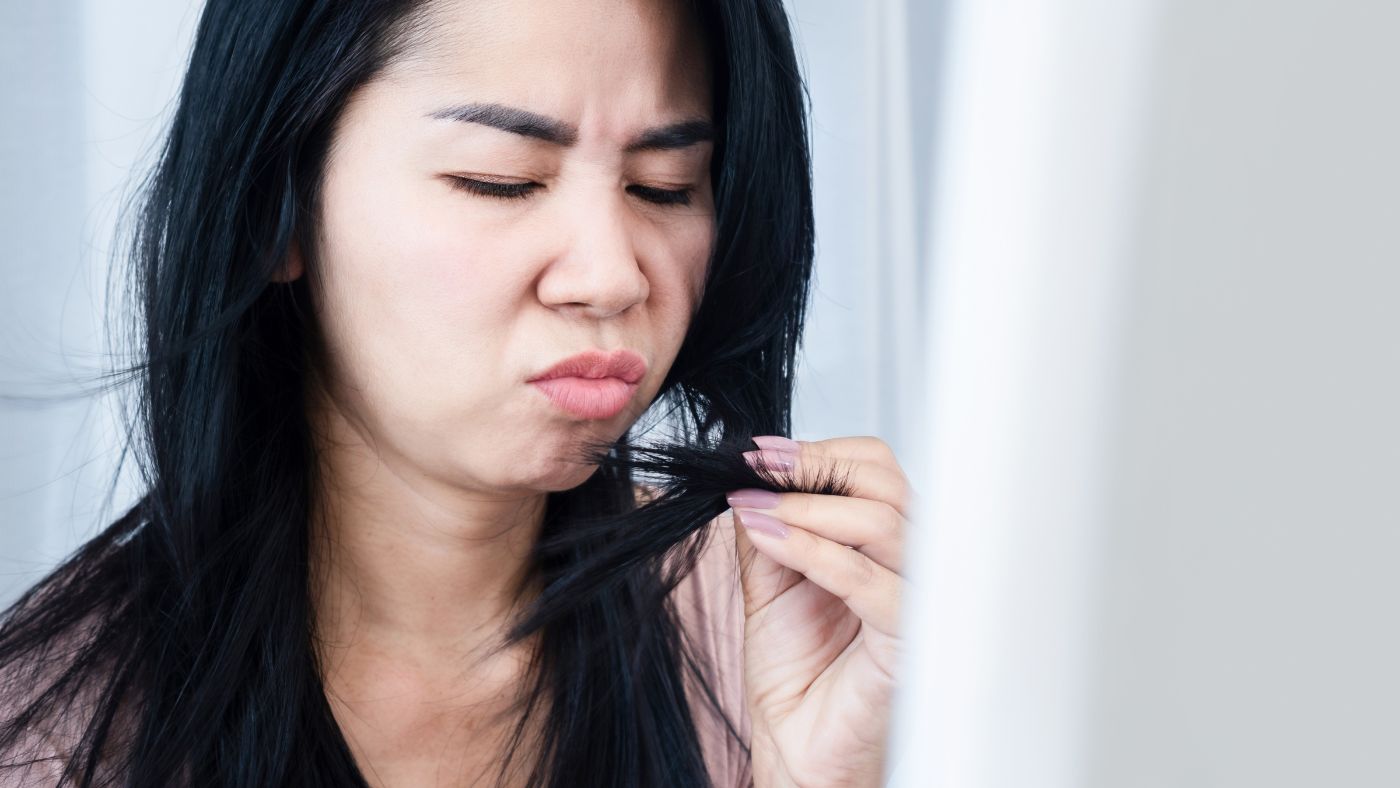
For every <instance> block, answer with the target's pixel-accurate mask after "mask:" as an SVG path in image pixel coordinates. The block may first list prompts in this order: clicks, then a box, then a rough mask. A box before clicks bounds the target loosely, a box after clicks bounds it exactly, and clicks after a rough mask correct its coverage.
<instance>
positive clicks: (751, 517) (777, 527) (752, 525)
mask: <svg viewBox="0 0 1400 788" xmlns="http://www.w3.org/2000/svg"><path fill="white" fill-rule="evenodd" d="M734 514H736V515H738V516H737V517H736V518H735V519H736V520H738V521H739V522H741V523H743V524H744V527H745V528H747V529H749V530H750V531H757V532H759V533H761V534H766V535H768V536H774V537H777V538H779V539H786V538H787V535H788V529H787V526H786V525H783V522H782V520H779V519H778V518H776V517H769V516H768V515H766V514H763V513H762V512H755V511H752V510H750V509H735V510H734Z"/></svg>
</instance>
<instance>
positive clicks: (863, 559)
mask: <svg viewBox="0 0 1400 788" xmlns="http://www.w3.org/2000/svg"><path fill="white" fill-rule="evenodd" d="M734 516H735V521H736V522H737V523H740V524H743V522H744V517H745V516H749V517H752V516H753V513H752V512H751V511H748V510H744V509H735V510H734ZM748 533H749V534H750V535H751V538H750V539H749V542H750V543H751V544H752V545H753V546H754V549H756V550H758V551H759V552H761V553H763V554H764V555H765V556H767V557H769V558H771V559H772V560H773V561H775V562H777V563H779V564H782V565H783V566H786V567H788V568H790V569H792V570H793V571H796V572H798V573H800V574H802V575H803V576H805V577H806V578H807V579H808V580H810V581H811V582H813V583H815V584H816V585H818V586H820V587H821V588H823V589H825V590H827V591H828V592H830V593H831V594H832V595H834V596H836V597H837V598H839V599H840V600H841V601H842V602H844V603H845V604H846V606H847V607H849V608H850V609H851V612H853V613H855V614H856V615H857V616H859V617H860V619H861V620H862V621H864V622H865V623H866V624H867V625H869V626H870V627H872V628H873V629H875V630H876V631H878V632H881V633H883V634H885V635H888V636H890V637H896V636H897V633H898V631H899V600H900V594H901V591H902V584H903V580H902V579H901V578H900V577H899V575H897V574H895V573H894V572H892V571H890V570H889V569H886V568H885V567H883V566H881V565H880V564H878V563H876V562H875V561H874V560H873V559H871V558H870V557H869V556H867V555H865V554H863V553H861V552H859V551H857V550H851V549H849V548H847V547H845V546H844V545H841V544H837V543H836V542H833V541H831V540H830V539H825V538H823V537H820V536H817V535H816V534H814V533H811V532H809V531H807V530H805V529H802V528H798V527H796V526H789V527H788V528H787V536H786V538H782V537H775V536H772V535H770V534H769V533H767V532H765V531H761V530H759V528H758V527H753V528H749V529H748Z"/></svg>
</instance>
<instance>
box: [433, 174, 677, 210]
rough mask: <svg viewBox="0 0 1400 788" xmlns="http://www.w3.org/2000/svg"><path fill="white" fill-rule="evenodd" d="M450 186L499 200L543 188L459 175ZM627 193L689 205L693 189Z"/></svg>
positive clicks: (661, 202) (645, 188)
mask: <svg viewBox="0 0 1400 788" xmlns="http://www.w3.org/2000/svg"><path fill="white" fill-rule="evenodd" d="M448 179H449V181H450V182H451V184H452V186H453V187H454V188H457V189H461V190H462V191H465V192H467V193H469V194H475V195H477V196H480V197H493V198H496V199H500V200H523V199H525V198H526V197H529V196H530V194H531V193H532V192H534V191H536V190H537V189H542V188H544V186H543V184H539V183H495V182H493V181H481V180H477V179H475V178H464V177H462V176H460V175H450V176H448ZM627 191H629V192H631V193H632V194H635V195H637V196H638V197H641V198H642V199H643V200H646V201H647V202H650V203H654V204H656V205H689V204H690V195H691V192H692V191H694V190H693V189H690V188H686V189H656V188H653V187H651V186H628V187H627Z"/></svg>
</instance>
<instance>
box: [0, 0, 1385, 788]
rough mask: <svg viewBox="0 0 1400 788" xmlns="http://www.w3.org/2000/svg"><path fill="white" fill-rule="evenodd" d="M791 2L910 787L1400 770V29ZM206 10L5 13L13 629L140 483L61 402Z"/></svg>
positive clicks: (1116, 5) (803, 377)
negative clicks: (878, 486)
mask: <svg viewBox="0 0 1400 788" xmlns="http://www.w3.org/2000/svg"><path fill="white" fill-rule="evenodd" d="M788 5H789V10H790V12H791V14H792V17H793V20H794V23H795V26H796V34H797V37H798V44H799V48H800V52H801V57H802V60H803V65H804V69H805V72H806V76H807V79H808V82H809V89H810V92H811V98H812V110H813V116H812V130H813V144H814V155H815V161H814V167H815V175H816V210H817V222H818V230H817V232H818V260H817V265H818V273H817V281H816V284H815V293H814V298H813V302H812V311H811V320H810V328H809V333H808V334H807V336H806V340H805V350H804V355H803V358H802V366H801V370H800V376H799V381H800V382H799V390H798V396H797V413H796V419H795V430H794V433H795V434H794V437H797V438H800V439H805V440H818V439H822V438H827V437H833V436H837V435H861V434H863V435H877V436H879V437H881V438H883V439H885V440H886V441H887V442H889V443H890V444H891V445H892V446H893V447H894V449H895V451H896V453H897V454H898V456H899V457H900V458H901V460H902V462H903V464H904V465H905V467H906V470H907V471H908V472H909V475H910V477H911V479H912V480H913V482H914V485H915V488H916V490H917V492H918V493H919V495H920V507H921V508H920V511H919V512H918V516H917V518H916V521H915V523H914V530H913V534H912V543H911V545H910V549H911V551H912V556H911V561H910V566H909V579H910V581H911V586H910V592H909V596H907V597H906V600H905V605H904V609H905V613H906V620H907V622H908V632H909V637H910V650H909V655H908V659H907V670H906V672H905V675H904V682H903V690H904V692H903V693H902V695H901V698H900V708H899V709H898V718H897V723H898V725H897V741H896V742H895V748H894V757H893V758H892V759H891V770H890V775H889V776H890V780H889V783H890V784H891V785H897V786H909V787H913V786H950V787H951V786H957V787H959V788H961V787H963V786H975V787H981V786H987V787H988V788H991V787H993V786H995V787H996V788H1003V787H1005V788H1011V787H1012V786H1017V787H1019V786H1093V787H1094V788H1118V787H1119V786H1142V787H1144V788H1156V787H1158V786H1222V787H1224V786H1230V787H1234V786H1271V787H1273V786H1299V787H1301V786H1324V785H1325V786H1397V785H1400V747H1397V746H1395V744H1394V742H1395V741H1396V740H1397V738H1400V679H1398V678H1397V677H1396V668H1395V666H1397V665H1400V631H1397V628H1398V627H1400V625H1398V624H1397V610H1396V604H1395V601H1396V599H1397V598H1400V594H1397V592H1400V571H1397V569H1396V564H1397V560H1400V480H1397V476H1400V416H1397V415H1396V413H1395V403H1397V402H1400V349H1397V343H1396V338H1397V337H1400V309H1398V308H1397V298H1400V148H1397V146H1396V144H1395V142H1394V140H1396V139H1400V102H1397V100H1396V98H1395V97H1396V96H1397V95H1400V85H1397V82H1398V81H1400V47H1396V46H1395V44H1394V40H1393V39H1394V34H1395V32H1396V31H1397V30H1400V4H1396V3H1393V2H1388V1H1387V0H1374V1H1369V2H1368V1H1365V0H1332V2H1328V3H1318V2H1302V1H1301V0H1271V1H1269V2H1265V0H1213V1H1212V2H1206V1H1205V0H1173V1H1172V2H1167V1H1166V0H1115V2H1111V3H1110V2H1091V1H1090V0H1038V1H1036V2H1031V1H1030V0H1021V1H1017V0H980V1H979V2H972V0H966V2H958V1H957V0H938V1H937V2H934V1H932V0H927V1H925V0H868V1H867V2H862V3H856V2H850V1H849V0H790V2H789V3H788ZM198 13H199V4H198V3H197V2H176V1H175V0H139V2H138V0H125V1H124V2H121V3H116V2H109V1H104V0H86V1H83V0H46V1H45V2H24V1H23V0H8V2H5V3H4V4H3V5H0V67H2V68H0V113H3V115H0V118H3V122H0V168H2V169H0V171H3V174H4V179H3V181H2V182H0V395H3V397H4V398H3V399H0V605H3V604H6V603H8V602H9V601H12V600H13V598H14V597H15V596H16V595H17V594H18V593H19V592H20V591H22V590H23V588H24V587H26V586H28V585H29V584H31V583H32V582H34V581H35V580H37V579H38V578H39V577H40V576H41V575H42V574H43V572H45V571H46V570H47V569H49V568H50V567H51V566H52V565H53V564H54V563H55V562H56V561H58V560H60V559H61V558H62V557H63V556H64V555H66V554H67V553H68V552H69V551H70V550H72V549H73V548H74V547H75V546H76V545H77V544H78V543H80V542H81V541H82V540H83V539H85V538H87V537H88V536H90V535H92V534H93V533H94V532H95V531H96V529H97V528H98V527H99V525H100V524H102V523H105V522H107V521H110V520H111V519H112V518H113V517H115V516H116V515H117V514H119V513H120V512H121V511H122V510H124V508H125V507H126V506H127V505H128V504H129V503H130V502H131V501H133V500H134V499H135V496H136V483H135V480H134V479H132V478H130V475H129V474H127V475H125V476H123V477H121V478H116V479H115V484H113V482H114V478H115V477H114V474H115V473H116V468H117V464H118V459H119V453H120V451H119V442H118V441H119V436H120V432H121V430H122V426H121V424H122V422H121V419H120V415H119V412H118V411H117V409H116V401H115V400H113V399H112V398H93V399H75V400H71V401H64V400H61V399H56V397H55V395H56V394H59V393H62V392H65V391H72V390H73V389H74V387H75V385H76V383H77V382H79V381H84V380H91V378H92V376H93V375H94V374H97V373H98V372H100V371H101V370H102V369H103V368H104V366H105V365H106V364H107V363H108V360H107V356H106V354H107V353H108V351H109V350H110V349H111V347H112V344H111V342H112V340H111V339H109V338H108V337H107V336H106V325H107V324H106V323H105V322H104V315H105V312H106V310H108V309H109V308H110V307H111V306H112V305H111V304H109V303H108V298H107V292H108V282H107V274H108V269H109V266H110V261H111V259H112V256H113V255H114V254H118V253H119V252H120V247H119V246H118V245H117V239H116V238H114V236H113V230H114V228H115V226H116V225H115V222H116V219H117V215H116V212H117V209H118V207H119V206H120V204H121V200H122V199H123V198H125V196H126V195H127V194H129V192H130V190H131V189H133V188H135V186H136V185H137V181H136V179H137V178H138V177H139V175H140V173H142V172H143V171H144V167H145V166H147V165H148V164H149V163H150V161H151V157H152V154H153V145H154V144H155V142H156V140H157V139H158V135H159V133H160V131H161V130H162V127H163V123H164V120H165V117H166V114H165V113H166V112H167V110H168V109H169V106H170V102H171V101H172V98H173V96H174V94H175V91H176V89H177V87H178V82H179V79H180V76H181V69H182V66H183V62H184V58H185V56H186V53H187V51H188V47H189V44H190V37H191V35H192V33H193V29H194V24H195V23H196V21H197V19H198Z"/></svg>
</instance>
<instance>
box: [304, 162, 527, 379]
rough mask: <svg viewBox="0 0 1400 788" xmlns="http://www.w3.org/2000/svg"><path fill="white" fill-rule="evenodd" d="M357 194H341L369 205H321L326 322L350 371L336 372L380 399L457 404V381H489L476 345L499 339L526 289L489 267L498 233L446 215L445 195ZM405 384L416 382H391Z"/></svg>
mask: <svg viewBox="0 0 1400 788" xmlns="http://www.w3.org/2000/svg"><path fill="white" fill-rule="evenodd" d="M359 189H360V190H359V191H354V190H353V187H352V186H351V185H349V184H347V188H346V189H345V190H344V191H342V192H341V194H342V195H343V196H351V195H354V194H360V195H363V194H374V195H376V199H374V200H373V201H366V200H363V199H347V200H343V201H342V202H340V203H337V202H335V201H334V200H333V199H328V200H327V217H326V219H327V221H326V238H327V245H326V255H325V257H324V273H325V277H324V281H325V283H326V291H327V299H326V302H327V312H326V314H324V315H323V320H324V321H325V323H326V325H327V328H328V330H327V340H328V341H329V342H330V343H331V344H332V349H333V350H337V351H339V352H337V353H336V356H337V357H338V358H339V360H340V364H341V365H342V366H343V365H347V364H348V365H351V368H350V369H344V370H342V372H343V374H348V375H349V376H350V378H351V380H350V381H348V382H349V383H350V384H352V385H361V386H364V387H365V388H366V389H367V393H369V390H373V389H375V388H379V389H381V396H382V397H384V398H392V399H402V398H404V397H407V398H408V399H410V400H412V401H413V402H414V403H415V404H416V405H419V406H421V405H423V403H424V401H425V400H431V399H433V398H435V397H439V396H441V397H443V398H445V399H450V398H453V397H455V398H457V399H458V400H459V401H460V399H461V398H462V397H463V396H464V395H467V392H464V391H463V390H462V384H463V381H471V380H477V381H481V380H489V379H491V378H490V376H489V374H487V373H489V372H490V370H488V369H484V368H483V367H485V366H486V365H489V364H490V363H492V362H491V359H492V358H493V354H492V352H491V348H490V347H489V346H483V342H484V341H489V338H490V337H493V336H495V337H500V336H502V335H503V333H502V327H503V324H504V321H506V320H508V319H509V310H510V309H511V306H510V305H511V304H516V303H517V302H518V300H519V297H520V296H519V292H518V289H519V288H520V287H522V286H524V285H523V284H522V283H520V282H518V281H515V278H514V277H512V276H511V273H510V272H511V271H512V268H511V267H510V266H507V265H504V264H501V265H493V264H492V261H499V260H501V259H502V258H503V256H504V255H505V250H504V249H501V248H499V247H500V239H499V236H498V234H494V233H492V232H490V231H487V230H485V229H484V228H478V227H473V226H472V225H471V222H470V221H469V219H468V218H467V217H466V216H465V215H464V214H463V212H461V211H457V212H455V213H454V212H450V211H449V210H447V208H450V203H451V199H450V195H449V196H447V197H446V198H440V197H439V198H435V197H434V196H433V195H431V194H428V195H426V196H425V195H424V194H422V193H421V191H418V192H415V191H412V190H408V189H398V190H396V189H393V188H391V187H386V185H385V184H375V185H373V186H371V185H369V184H361V185H360V186H359ZM444 206H447V208H445V207H444ZM469 349H470V352H468V350H469ZM404 380H412V381H414V385H413V386H411V387H409V388H408V389H404V387H403V386H402V385H401V384H400V383H398V382H396V381H404ZM453 381H455V383H454V382H453ZM449 387H450V388H452V389H453V391H451V392H448V391H446V389H447V388H449ZM388 388H392V389H393V392H392V393H391V392H390V391H384V390H383V389H388Z"/></svg>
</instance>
